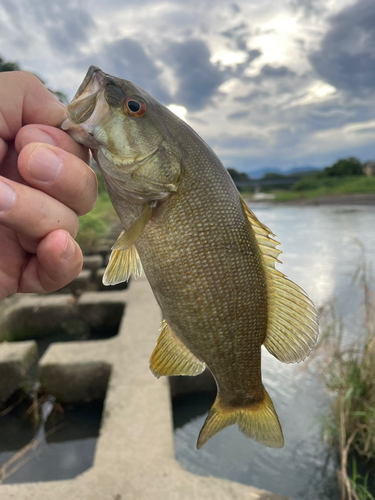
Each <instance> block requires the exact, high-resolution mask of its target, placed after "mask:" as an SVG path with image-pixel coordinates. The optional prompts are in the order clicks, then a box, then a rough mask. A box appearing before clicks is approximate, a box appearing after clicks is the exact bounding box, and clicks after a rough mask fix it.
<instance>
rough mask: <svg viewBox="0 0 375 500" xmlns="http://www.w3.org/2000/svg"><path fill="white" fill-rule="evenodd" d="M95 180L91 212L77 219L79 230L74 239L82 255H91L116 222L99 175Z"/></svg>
mask: <svg viewBox="0 0 375 500" xmlns="http://www.w3.org/2000/svg"><path fill="white" fill-rule="evenodd" d="M97 179H98V199H97V202H96V204H95V207H94V208H93V209H92V210H91V212H89V213H88V214H86V215H83V216H82V217H80V218H79V230H78V235H77V238H76V239H77V243H78V244H79V245H80V247H81V248H82V251H83V253H91V252H92V251H93V250H94V249H95V247H97V245H98V243H99V242H100V241H101V240H102V239H103V238H104V237H105V236H106V235H107V233H108V231H109V229H110V227H111V225H112V223H114V222H115V221H116V220H117V215H116V213H115V211H114V209H113V207H112V204H111V201H110V199H109V196H108V194H107V192H106V191H105V188H104V183H103V179H102V177H101V176H100V174H97Z"/></svg>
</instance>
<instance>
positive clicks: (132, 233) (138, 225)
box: [112, 203, 152, 250]
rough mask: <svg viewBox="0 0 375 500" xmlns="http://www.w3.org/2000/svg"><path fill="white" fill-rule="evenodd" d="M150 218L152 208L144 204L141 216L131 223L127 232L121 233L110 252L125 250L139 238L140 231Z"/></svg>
mask: <svg viewBox="0 0 375 500" xmlns="http://www.w3.org/2000/svg"><path fill="white" fill-rule="evenodd" d="M151 217H152V208H151V206H150V204H149V203H146V204H145V205H144V207H143V209H142V212H141V215H140V216H139V217H138V218H137V219H136V220H135V221H134V222H133V224H132V225H131V227H130V228H129V229H128V230H127V231H122V232H121V234H120V236H119V237H118V238H117V241H116V243H115V244H114V245H113V247H112V250H127V249H128V248H130V247H131V246H133V245H134V243H135V242H136V241H137V239H138V238H139V237H140V236H141V233H142V231H143V230H144V228H145V227H146V224H147V222H148V221H149V220H150V219H151Z"/></svg>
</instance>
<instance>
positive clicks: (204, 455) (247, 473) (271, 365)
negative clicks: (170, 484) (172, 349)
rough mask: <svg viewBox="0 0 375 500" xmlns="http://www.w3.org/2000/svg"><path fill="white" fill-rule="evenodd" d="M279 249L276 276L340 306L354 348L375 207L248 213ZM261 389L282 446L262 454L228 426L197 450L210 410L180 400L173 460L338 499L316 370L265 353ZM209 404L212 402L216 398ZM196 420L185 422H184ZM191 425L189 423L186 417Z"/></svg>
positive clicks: (292, 493)
mask: <svg viewBox="0 0 375 500" xmlns="http://www.w3.org/2000/svg"><path fill="white" fill-rule="evenodd" d="M251 208H252V210H253V211H254V212H255V214H256V215H257V217H258V218H259V219H260V220H261V221H262V222H263V223H264V224H266V225H267V226H268V227H269V228H270V229H271V230H272V231H273V232H274V233H275V234H276V235H277V239H278V241H280V242H281V243H282V244H281V246H280V247H279V248H280V249H281V250H282V251H283V254H281V256H280V260H282V262H283V265H282V266H279V269H280V270H281V271H282V272H283V273H284V274H286V275H287V276H288V277H289V278H290V279H292V280H293V281H295V282H296V283H298V284H299V285H300V286H301V287H302V288H303V289H304V290H305V291H306V292H307V293H308V294H309V296H310V297H311V299H312V300H313V301H314V302H315V304H316V305H317V306H318V307H320V306H322V305H324V304H326V303H327V302H329V301H335V303H336V306H337V310H338V312H339V313H340V314H341V315H342V316H343V318H344V324H345V330H346V333H347V336H348V338H350V339H351V340H355V335H356V332H358V327H359V325H360V321H359V320H358V317H357V314H356V313H357V311H358V308H359V307H360V304H361V300H362V297H361V296H360V293H359V292H358V290H356V289H355V287H353V286H352V284H351V281H352V275H353V272H354V270H355V268H356V267H357V266H358V264H359V262H360V250H359V246H358V244H357V243H356V240H359V241H361V242H362V244H363V245H364V247H365V249H366V254H367V257H368V259H369V260H371V261H373V262H375V231H374V230H373V228H375V207H360V206H355V207H349V206H345V207H340V206H334V207H332V206H318V207H295V206H279V205H262V206H260V205H255V206H252V207H251ZM262 363H263V368H262V372H263V381H264V384H265V386H266V388H267V390H268V392H269V394H270V396H271V398H272V400H273V401H274V404H275V407H276V409H277V412H278V415H279V418H280V421H281V423H282V426H283V431H284V437H285V446H284V448H283V449H281V450H275V449H270V448H265V447H263V446H261V445H258V444H257V443H254V442H253V441H249V440H247V439H246V438H245V437H243V436H242V434H241V433H240V432H239V431H238V429H237V428H236V426H231V427H228V428H227V429H225V430H224V431H222V432H220V433H219V434H217V435H216V436H215V437H214V438H212V439H211V440H210V441H209V442H208V443H207V444H206V445H204V447H203V448H202V449H201V450H200V451H197V450H196V448H195V444H196V440H197V436H198V434H199V431H200V429H201V427H202V425H203V422H204V420H205V417H206V412H207V409H208V407H209V403H210V402H208V404H206V403H203V402H202V396H200V399H199V401H197V403H196V404H197V407H198V410H199V411H200V413H204V414H200V415H198V416H197V413H195V414H194V412H192V411H191V405H192V404H193V405H194V404H195V403H192V402H191V399H188V398H186V401H184V400H179V401H178V402H176V403H175V405H174V410H175V413H176V415H175V423H176V424H177V425H176V430H175V452H176V457H177V459H178V460H179V462H180V463H181V464H182V465H183V466H184V467H185V468H186V469H188V470H189V471H191V472H194V473H196V474H201V475H214V476H219V477H225V478H227V479H231V480H233V481H238V482H241V483H244V484H248V485H252V486H256V487H258V488H263V489H266V490H268V491H272V492H274V493H277V494H279V495H285V496H287V497H289V498H293V499H296V500H297V499H298V500H317V499H319V500H336V498H337V499H338V498H339V497H338V492H337V485H336V484H337V483H336V474H335V468H337V463H336V462H335V460H334V459H330V457H327V452H326V449H325V447H324V445H323V443H322V441H321V437H320V436H321V434H320V433H321V424H320V421H321V417H322V416H323V415H324V413H325V411H326V408H327V406H328V404H329V396H328V395H327V394H326V393H325V391H324V388H323V386H322V384H321V382H320V381H319V380H318V378H317V376H316V374H315V373H314V370H313V369H311V368H310V369H308V370H306V369H304V367H303V365H285V364H282V363H280V362H279V361H277V360H276V359H275V358H273V357H272V356H271V355H270V354H268V352H266V351H265V350H264V352H263V358H262ZM211 397H212V396H211ZM189 412H190V415H191V418H190V420H189V421H188V422H186V420H187V419H186V418H185V419H184V418H183V415H185V416H189ZM188 418H189V417H188Z"/></svg>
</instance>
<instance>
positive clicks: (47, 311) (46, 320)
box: [0, 294, 76, 342]
mask: <svg viewBox="0 0 375 500" xmlns="http://www.w3.org/2000/svg"><path fill="white" fill-rule="evenodd" d="M17 295H18V294H17ZM16 299H17V300H14V301H12V302H10V303H9V306H8V308H7V309H5V310H4V311H3V312H2V315H1V318H0V342H1V341H3V340H12V341H16V340H24V339H30V338H35V337H38V336H43V335H47V334H48V333H50V332H51V331H53V330H55V329H56V328H57V327H58V326H59V325H60V324H61V322H62V321H64V319H66V318H67V317H69V316H71V315H73V314H75V313H76V300H75V298H74V297H73V296H72V295H68V294H65V295H37V294H29V295H26V296H24V297H22V298H21V297H20V296H18V297H17V298H16Z"/></svg>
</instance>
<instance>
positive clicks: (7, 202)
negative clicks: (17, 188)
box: [0, 181, 16, 212]
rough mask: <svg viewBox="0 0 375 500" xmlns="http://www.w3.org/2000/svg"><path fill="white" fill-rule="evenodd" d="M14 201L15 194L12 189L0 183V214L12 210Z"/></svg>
mask: <svg viewBox="0 0 375 500" xmlns="http://www.w3.org/2000/svg"><path fill="white" fill-rule="evenodd" d="M15 200H16V194H15V192H14V191H13V189H12V188H11V187H10V186H8V184H5V183H4V182H1V181H0V212H6V211H7V210H9V209H10V208H12V206H13V204H14V202H15Z"/></svg>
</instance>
